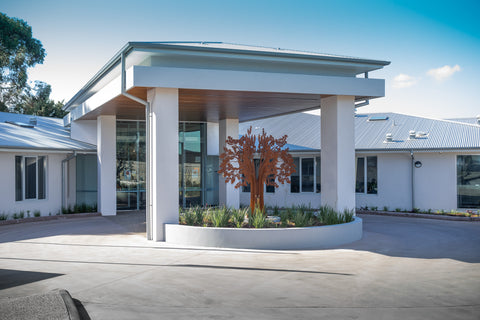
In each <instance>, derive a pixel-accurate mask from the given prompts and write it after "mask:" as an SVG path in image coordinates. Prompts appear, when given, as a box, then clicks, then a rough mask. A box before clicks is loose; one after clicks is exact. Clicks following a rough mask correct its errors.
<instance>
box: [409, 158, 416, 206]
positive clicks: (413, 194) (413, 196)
mask: <svg viewBox="0 0 480 320" xmlns="http://www.w3.org/2000/svg"><path fill="white" fill-rule="evenodd" d="M410 157H411V158H412V163H411V165H412V169H411V175H412V176H411V183H412V211H413V210H414V209H415V171H414V170H415V156H414V155H413V150H410Z"/></svg>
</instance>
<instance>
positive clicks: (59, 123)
mask: <svg viewBox="0 0 480 320" xmlns="http://www.w3.org/2000/svg"><path fill="white" fill-rule="evenodd" d="M33 117H34V116H32V115H25V114H17V113H9V112H0V151H1V150H4V151H5V149H26V150H52V151H86V152H91V151H96V149H97V147H96V146H95V145H92V144H89V143H84V142H81V141H78V140H74V139H71V138H70V131H68V130H67V129H65V127H64V126H63V120H62V119H57V118H49V117H39V116H35V118H36V120H37V124H35V125H33V126H32V125H30V119H31V118H33Z"/></svg>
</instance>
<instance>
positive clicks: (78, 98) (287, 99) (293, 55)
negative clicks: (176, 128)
mask: <svg viewBox="0 0 480 320" xmlns="http://www.w3.org/2000/svg"><path fill="white" fill-rule="evenodd" d="M122 54H123V55H124V56H125V68H126V69H125V70H127V75H126V77H127V80H126V82H127V88H126V89H127V90H128V92H129V93H131V94H133V95H135V96H137V97H138V98H141V99H146V91H147V90H148V89H149V88H153V87H174V88H178V89H179V105H180V117H181V118H183V120H190V121H193V120H195V121H216V120H218V119H219V118H222V117H225V116H227V117H230V116H234V117H238V118H239V119H240V121H247V120H252V119H258V118H262V117H268V116H272V115H276V114H284V113H289V112H298V111H302V110H309V109H315V108H318V107H319V106H320V97H321V96H329V95H332V94H345V92H347V93H349V92H350V91H348V90H346V91H345V90H344V91H345V92H344V91H338V90H336V89H335V88H336V87H347V88H349V89H351V88H354V89H355V90H353V91H352V92H353V93H351V94H350V95H354V96H355V97H356V99H357V100H360V99H369V98H375V97H379V96H383V95H384V82H383V80H379V79H363V78H357V75H363V74H364V73H368V72H371V71H374V70H378V69H381V68H383V67H384V66H386V65H388V64H389V63H390V62H388V61H380V60H371V59H362V58H354V57H346V56H339V55H330V54H321V53H313V52H304V51H296V50H287V49H280V48H265V47H255V46H245V45H237V44H229V43H223V42H129V43H127V45H125V46H124V48H122V50H120V52H118V53H117V54H116V55H115V56H114V57H113V58H112V59H111V60H110V61H109V62H108V63H107V64H106V65H105V66H104V67H103V68H102V69H101V70H100V71H99V72H98V73H97V74H96V75H95V76H94V77H93V78H92V79H91V80H90V81H89V82H88V83H87V84H86V85H85V86H84V87H83V88H82V89H81V90H80V91H79V92H78V93H77V94H76V95H75V96H74V97H73V98H72V99H71V100H70V101H68V102H67V103H66V105H65V106H64V109H65V110H67V111H73V110H75V109H81V110H80V111H81V112H80V111H79V110H75V111H76V112H74V113H75V114H76V116H75V117H74V119H73V120H75V119H79V118H82V119H87V118H90V119H92V118H95V117H96V116H97V115H99V114H116V115H119V116H120V117H122V116H124V117H130V116H134V117H137V118H138V117H142V113H143V109H142V108H141V105H140V104H138V103H135V102H133V101H132V100H129V99H128V98H126V97H124V96H122V95H121V92H117V91H119V89H120V84H118V86H117V87H118V88H117V89H118V90H117V91H115V90H114V92H112V93H111V94H110V97H109V98H108V99H107V98H105V99H103V100H102V103H101V104H100V103H97V105H95V106H93V105H92V103H91V102H92V100H96V101H99V99H94V98H95V95H97V96H98V93H99V92H101V91H102V90H103V91H105V88H106V87H107V86H109V85H112V83H114V82H115V81H117V80H118V79H119V77H120V75H121V56H122ZM166 75H168V77H167V76H166ZM264 76H265V77H264ZM162 77H163V78H162ZM214 79H216V80H217V82H215V81H214ZM242 81H243V82H242ZM342 81H343V82H342ZM375 81H376V82H375ZM227 83H228V85H227ZM284 83H291V84H293V86H290V87H289V86H288V85H285V86H284ZM249 84H251V85H249ZM308 86H310V87H311V88H308ZM304 87H305V88H306V89H304ZM367 87H368V88H370V89H369V90H367ZM357 88H359V89H358V90H357ZM371 88H373V89H374V90H371ZM362 90H363V91H362ZM91 98H92V99H91ZM89 99H90V100H89ZM85 105H88V106H85ZM137 109H138V110H137ZM192 112H193V113H192ZM187 114H188V117H187ZM181 120H182V119H181Z"/></svg>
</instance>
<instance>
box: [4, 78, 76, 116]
mask: <svg viewBox="0 0 480 320" xmlns="http://www.w3.org/2000/svg"><path fill="white" fill-rule="evenodd" d="M51 92H52V88H51V86H50V85H49V84H47V83H45V82H41V81H35V85H34V86H33V87H30V86H27V87H26V88H25V89H24V91H23V93H22V94H21V95H20V97H19V99H17V102H16V103H15V106H14V108H13V111H14V112H16V113H23V114H36V115H37V116H44V117H55V118H63V117H64V116H65V115H66V114H67V112H65V111H63V110H62V107H63V101H58V102H55V101H53V100H52V99H50V93H51Z"/></svg>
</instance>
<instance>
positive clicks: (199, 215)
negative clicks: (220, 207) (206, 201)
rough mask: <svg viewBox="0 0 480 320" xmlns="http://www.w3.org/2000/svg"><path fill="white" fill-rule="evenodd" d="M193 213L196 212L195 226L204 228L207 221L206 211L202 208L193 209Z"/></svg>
mask: <svg viewBox="0 0 480 320" xmlns="http://www.w3.org/2000/svg"><path fill="white" fill-rule="evenodd" d="M193 211H194V212H195V225H198V226H203V222H204V219H205V212H204V209H203V208H202V207H200V206H195V207H193ZM207 214H208V210H207Z"/></svg>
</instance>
